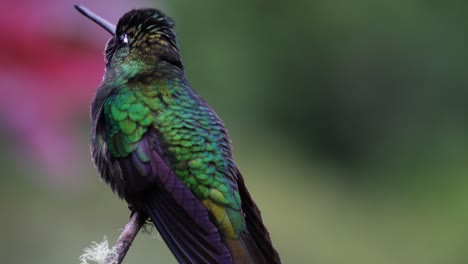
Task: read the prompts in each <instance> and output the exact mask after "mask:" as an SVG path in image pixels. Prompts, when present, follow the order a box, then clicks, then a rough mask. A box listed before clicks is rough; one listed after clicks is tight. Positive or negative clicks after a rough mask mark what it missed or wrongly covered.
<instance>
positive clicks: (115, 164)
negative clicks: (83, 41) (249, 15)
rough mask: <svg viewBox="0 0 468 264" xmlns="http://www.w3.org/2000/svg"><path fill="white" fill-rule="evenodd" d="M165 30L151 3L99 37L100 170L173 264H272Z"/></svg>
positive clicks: (255, 214) (223, 144)
mask: <svg viewBox="0 0 468 264" xmlns="http://www.w3.org/2000/svg"><path fill="white" fill-rule="evenodd" d="M105 28H106V29H108V30H109V31H111V32H112V27H111V26H105ZM172 28H173V22H172V20H170V19H169V18H168V17H166V16H164V15H163V14H162V13H161V12H159V11H158V10H155V9H140V10H132V11H130V12H129V13H127V14H125V15H124V16H123V17H122V18H121V19H120V21H119V23H118V25H117V27H116V29H115V30H116V32H115V37H114V38H112V39H111V40H110V41H109V42H108V45H107V47H106V62H107V64H106V74H105V76H104V79H103V81H102V83H101V85H100V87H99V88H98V90H97V92H96V95H95V97H94V99H93V104H92V107H91V112H92V113H91V115H92V126H93V128H92V139H91V143H92V154H93V159H94V161H95V163H96V165H97V168H98V170H99V172H100V174H101V177H102V178H103V179H104V180H105V181H106V182H107V183H108V184H109V185H110V186H111V187H112V189H113V190H114V191H115V192H116V193H117V194H118V195H119V196H120V197H123V198H124V199H125V200H127V201H128V202H129V203H130V204H132V206H133V207H134V208H135V210H138V211H141V212H142V213H145V214H147V215H148V216H149V217H150V218H151V220H152V221H153V222H154V224H155V226H156V228H157V229H158V231H159V232H160V233H161V236H162V237H163V238H164V240H165V241H166V243H167V244H168V246H169V248H170V249H171V251H172V252H173V253H174V255H175V256H176V258H177V259H178V260H179V261H180V262H182V263H279V262H280V261H279V256H278V254H277V253H276V251H275V250H274V248H273V247H272V245H271V241H270V238H269V234H268V231H267V230H266V228H265V226H264V225H263V223H262V219H261V216H260V212H259V210H258V208H257V206H256V205H255V203H254V202H253V200H252V199H251V197H250V194H249V193H248V191H247V188H246V187H245V184H244V181H243V179H242V175H241V174H240V172H239V170H238V169H237V167H236V165H235V163H234V161H233V159H232V154H231V147H230V139H229V136H228V134H227V131H226V129H225V128H224V125H223V123H222V121H221V120H220V119H219V118H218V116H217V115H216V114H215V112H214V111H213V110H212V109H211V108H210V107H209V106H208V105H207V104H206V103H205V101H204V100H203V99H202V98H201V97H200V96H199V95H198V94H197V93H196V92H195V90H194V89H192V87H191V86H190V85H189V83H188V82H187V80H186V79H185V76H184V71H183V66H182V60H181V57H180V55H179V50H178V47H177V44H176V40H175V33H174V31H173V30H172Z"/></svg>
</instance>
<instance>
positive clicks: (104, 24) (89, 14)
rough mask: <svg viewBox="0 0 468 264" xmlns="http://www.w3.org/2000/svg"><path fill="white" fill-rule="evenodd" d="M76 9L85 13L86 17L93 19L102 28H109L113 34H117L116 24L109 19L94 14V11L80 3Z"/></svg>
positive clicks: (108, 30)
mask: <svg viewBox="0 0 468 264" xmlns="http://www.w3.org/2000/svg"><path fill="white" fill-rule="evenodd" d="M75 8H76V10H78V12H80V13H81V14H83V15H84V16H85V17H87V18H89V19H91V20H92V21H94V22H96V23H97V24H98V25H100V26H101V27H102V28H104V29H105V30H107V32H109V33H111V34H112V36H115V30H116V26H115V25H113V24H112V23H110V22H109V21H107V20H105V19H104V18H101V17H100V16H98V15H96V14H94V13H93V12H91V11H89V9H87V8H86V7H83V6H80V5H75Z"/></svg>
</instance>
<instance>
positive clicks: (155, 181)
mask: <svg viewBox="0 0 468 264" xmlns="http://www.w3.org/2000/svg"><path fill="white" fill-rule="evenodd" d="M119 163H120V167H121V168H122V173H123V175H124V177H125V179H126V182H127V184H129V185H128V186H129V187H130V188H135V189H134V190H132V189H128V190H127V197H126V199H128V200H130V201H131V202H132V203H135V206H136V207H137V208H141V209H143V210H144V211H145V212H146V213H147V214H148V215H149V217H150V218H151V220H152V221H153V223H154V225H155V226H156V228H157V230H158V231H159V233H160V234H161V236H162V238H163V239H164V241H165V242H166V243H167V245H168V246H169V248H170V250H171V251H172V253H173V254H174V255H175V257H176V258H177V260H178V261H179V262H180V263H231V262H232V261H231V257H230V254H229V252H228V250H227V249H226V247H225V246H224V245H223V243H222V242H221V237H220V234H219V232H218V230H217V229H216V227H215V226H214V224H213V223H212V222H211V221H210V220H209V217H208V212H207V209H206V208H205V207H204V206H203V204H202V203H201V202H200V201H199V200H198V199H196V198H195V196H194V195H193V193H192V192H191V191H190V189H188V188H187V187H186V186H185V185H184V184H183V183H182V181H181V180H180V179H179V178H178V176H177V175H176V174H175V172H174V171H173V170H172V169H171V168H170V166H168V160H167V157H166V156H165V155H164V151H163V150H162V148H161V147H160V146H159V144H158V140H157V135H156V132H155V131H153V130H150V131H148V132H147V133H146V134H145V135H144V136H143V137H142V139H141V140H140V141H139V142H138V143H137V146H136V149H135V151H133V152H132V153H131V154H130V155H129V156H127V157H125V158H119ZM142 183H143V185H144V186H143V185H142Z"/></svg>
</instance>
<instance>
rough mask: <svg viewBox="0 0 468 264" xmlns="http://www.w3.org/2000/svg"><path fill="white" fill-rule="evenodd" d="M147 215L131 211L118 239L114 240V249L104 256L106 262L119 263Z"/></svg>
mask: <svg viewBox="0 0 468 264" xmlns="http://www.w3.org/2000/svg"><path fill="white" fill-rule="evenodd" d="M146 218H147V216H146V215H144V214H141V213H139V212H135V213H133V215H132V217H131V218H130V220H129V221H128V223H127V224H126V225H125V227H124V228H123V230H122V233H121V234H120V236H119V239H117V241H116V242H115V246H114V250H113V252H112V253H110V254H109V255H108V256H107V257H106V261H105V263H106V264H121V263H122V261H123V259H124V258H125V255H126V254H127V251H128V249H129V248H130V246H131V245H132V242H133V239H135V237H136V235H137V234H138V231H140V229H141V227H142V226H143V225H144V224H145V221H146Z"/></svg>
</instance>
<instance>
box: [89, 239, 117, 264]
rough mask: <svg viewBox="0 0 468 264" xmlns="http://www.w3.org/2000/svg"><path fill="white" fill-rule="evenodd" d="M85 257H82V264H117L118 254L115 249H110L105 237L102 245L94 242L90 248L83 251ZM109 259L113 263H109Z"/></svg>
mask: <svg viewBox="0 0 468 264" xmlns="http://www.w3.org/2000/svg"><path fill="white" fill-rule="evenodd" d="M83 252H84V253H83V255H81V256H80V261H81V263H80V264H108V263H109V264H116V263H117V253H116V252H115V247H113V248H109V242H108V241H107V238H106V237H104V241H102V242H101V243H98V242H95V241H93V242H92V243H91V246H90V247H87V248H85V249H84V250H83ZM109 259H112V260H113V261H111V262H109Z"/></svg>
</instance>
